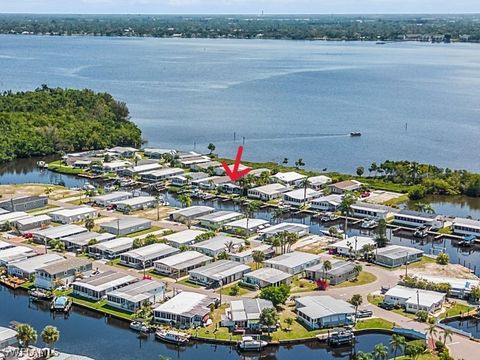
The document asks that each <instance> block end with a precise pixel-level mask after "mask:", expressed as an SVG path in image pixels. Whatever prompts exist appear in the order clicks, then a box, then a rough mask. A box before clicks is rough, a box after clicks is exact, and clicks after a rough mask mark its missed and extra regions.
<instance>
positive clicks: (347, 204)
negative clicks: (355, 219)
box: [338, 192, 357, 236]
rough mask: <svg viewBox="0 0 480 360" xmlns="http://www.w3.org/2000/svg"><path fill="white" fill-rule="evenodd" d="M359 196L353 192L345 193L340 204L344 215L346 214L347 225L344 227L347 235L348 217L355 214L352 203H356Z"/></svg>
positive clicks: (339, 207)
mask: <svg viewBox="0 0 480 360" xmlns="http://www.w3.org/2000/svg"><path fill="white" fill-rule="evenodd" d="M356 200H357V198H356V197H355V195H353V193H351V192H347V193H345V194H344V195H343V197H342V201H341V203H340V205H339V206H338V209H339V210H340V212H341V213H342V215H343V216H345V227H344V233H345V236H346V235H347V225H348V217H350V216H352V214H353V209H352V205H353V204H354V203H355V201H356Z"/></svg>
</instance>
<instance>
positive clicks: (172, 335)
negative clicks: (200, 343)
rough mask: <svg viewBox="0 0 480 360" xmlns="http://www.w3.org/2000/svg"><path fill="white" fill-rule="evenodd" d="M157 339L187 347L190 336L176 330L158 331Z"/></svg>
mask: <svg viewBox="0 0 480 360" xmlns="http://www.w3.org/2000/svg"><path fill="white" fill-rule="evenodd" d="M155 338H157V339H158V340H161V341H164V342H167V343H171V344H176V345H185V344H186V343H188V341H189V340H190V335H188V334H186V333H182V332H179V331H175V330H158V331H157V332H156V333H155Z"/></svg>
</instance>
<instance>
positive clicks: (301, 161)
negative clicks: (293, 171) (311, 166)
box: [295, 158, 305, 169]
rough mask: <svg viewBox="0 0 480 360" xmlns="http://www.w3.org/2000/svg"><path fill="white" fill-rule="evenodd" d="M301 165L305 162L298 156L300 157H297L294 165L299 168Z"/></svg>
mask: <svg viewBox="0 0 480 360" xmlns="http://www.w3.org/2000/svg"><path fill="white" fill-rule="evenodd" d="M302 166H305V162H304V161H303V159H302V158H300V159H298V160H297V161H295V167H296V168H297V169H299V168H300V167H302Z"/></svg>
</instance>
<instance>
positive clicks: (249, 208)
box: [243, 201, 261, 238]
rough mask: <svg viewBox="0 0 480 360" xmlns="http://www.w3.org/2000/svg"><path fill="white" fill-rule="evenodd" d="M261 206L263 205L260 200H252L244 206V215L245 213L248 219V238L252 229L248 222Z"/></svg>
mask: <svg viewBox="0 0 480 360" xmlns="http://www.w3.org/2000/svg"><path fill="white" fill-rule="evenodd" d="M260 206H261V203H260V202H258V201H251V202H249V203H247V205H245V206H244V207H243V215H245V218H246V219H247V232H246V236H245V237H246V238H248V237H249V236H250V229H249V227H248V222H249V220H250V218H251V217H253V215H254V214H255V212H256V211H258V209H259V208H260Z"/></svg>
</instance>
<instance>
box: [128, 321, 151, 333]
mask: <svg viewBox="0 0 480 360" xmlns="http://www.w3.org/2000/svg"><path fill="white" fill-rule="evenodd" d="M130 329H132V330H135V331H139V332H143V333H148V332H149V331H150V329H149V327H148V326H147V325H145V324H144V323H143V322H141V321H132V322H131V323H130Z"/></svg>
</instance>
